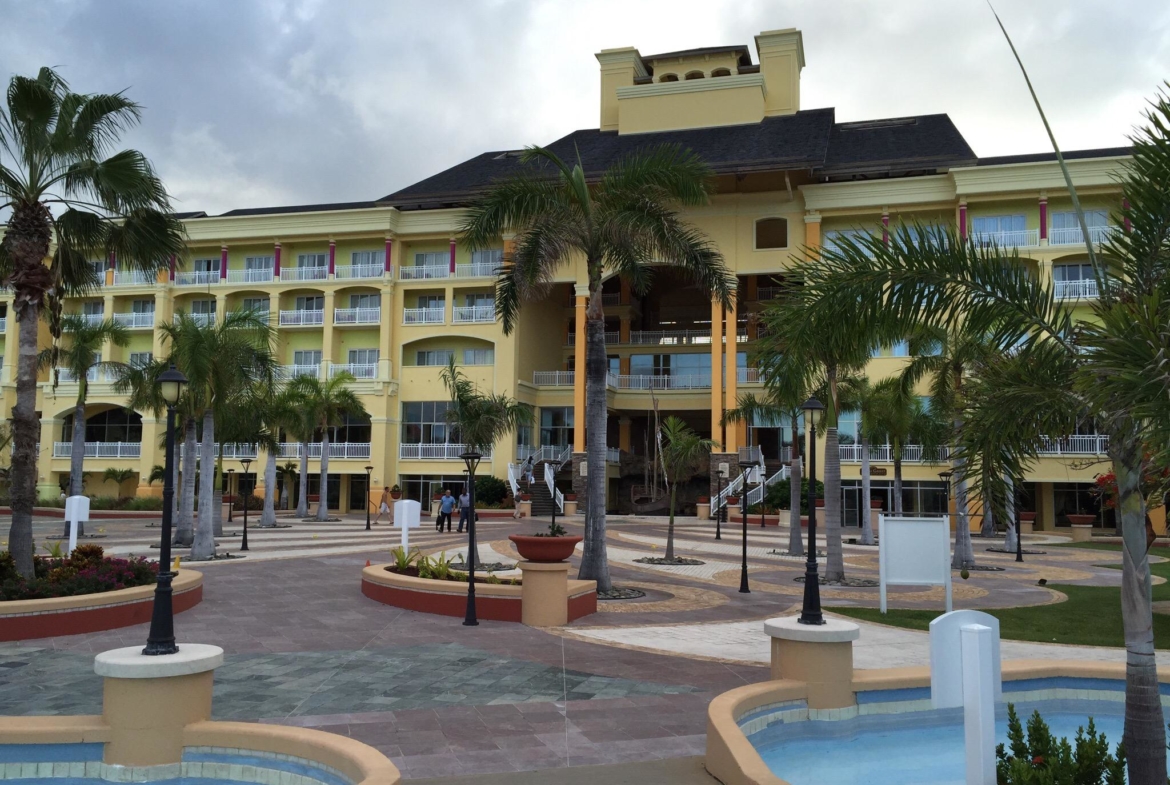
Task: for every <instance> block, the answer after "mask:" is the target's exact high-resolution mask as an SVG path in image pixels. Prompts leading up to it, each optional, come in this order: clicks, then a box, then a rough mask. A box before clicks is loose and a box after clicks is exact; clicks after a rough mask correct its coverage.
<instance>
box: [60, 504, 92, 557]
mask: <svg viewBox="0 0 1170 785" xmlns="http://www.w3.org/2000/svg"><path fill="white" fill-rule="evenodd" d="M65 520H67V521H69V553H73V549H74V548H76V547H77V530H78V528H79V527H80V525H81V523H82V522H84V521H88V520H89V497H88V496H70V497H69V498H68V499H66V500H65Z"/></svg>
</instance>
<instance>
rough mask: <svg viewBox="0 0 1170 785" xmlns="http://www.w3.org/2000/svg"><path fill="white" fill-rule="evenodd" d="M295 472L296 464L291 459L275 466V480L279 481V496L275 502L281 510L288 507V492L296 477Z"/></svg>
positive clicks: (296, 471)
mask: <svg viewBox="0 0 1170 785" xmlns="http://www.w3.org/2000/svg"><path fill="white" fill-rule="evenodd" d="M297 473H298V470H297V465H296V464H295V463H293V462H292V461H289V462H288V463H286V464H284V465H283V466H277V467H276V476H277V478H278V479H277V482H279V483H280V498H279V499H278V500H277V503H278V504H279V505H280V509H282V510H285V509H288V492H289V488H290V487H291V486H292V484H293V483H294V482H295V481H296V479H297Z"/></svg>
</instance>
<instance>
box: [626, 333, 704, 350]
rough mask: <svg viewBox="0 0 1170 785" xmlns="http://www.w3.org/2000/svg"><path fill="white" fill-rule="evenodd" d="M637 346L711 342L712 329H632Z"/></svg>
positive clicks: (631, 338)
mask: <svg viewBox="0 0 1170 785" xmlns="http://www.w3.org/2000/svg"><path fill="white" fill-rule="evenodd" d="M629 342H630V343H631V344H634V345H635V346H691V345H694V344H710V343H711V331H710V330H630V341H629Z"/></svg>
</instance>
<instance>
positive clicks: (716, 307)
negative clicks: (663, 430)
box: [711, 300, 724, 447]
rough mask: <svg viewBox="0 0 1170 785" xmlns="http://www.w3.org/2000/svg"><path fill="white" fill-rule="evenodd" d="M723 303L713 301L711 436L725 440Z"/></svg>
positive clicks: (717, 440)
mask: <svg viewBox="0 0 1170 785" xmlns="http://www.w3.org/2000/svg"><path fill="white" fill-rule="evenodd" d="M722 376H723V304H722V303H721V302H719V301H718V300H713V301H712V302H711V438H712V439H714V440H715V441H716V442H718V443H719V446H720V447H723V446H724V441H723V422H722V420H723V379H722Z"/></svg>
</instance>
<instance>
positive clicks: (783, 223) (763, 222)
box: [756, 218, 788, 251]
mask: <svg viewBox="0 0 1170 785" xmlns="http://www.w3.org/2000/svg"><path fill="white" fill-rule="evenodd" d="M787 247H788V219H787V218H761V219H760V220H758V221H756V250H757V251H762V250H765V249H769V248H787Z"/></svg>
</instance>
